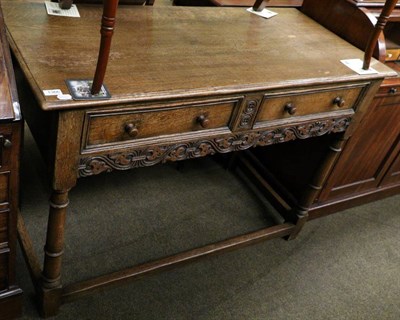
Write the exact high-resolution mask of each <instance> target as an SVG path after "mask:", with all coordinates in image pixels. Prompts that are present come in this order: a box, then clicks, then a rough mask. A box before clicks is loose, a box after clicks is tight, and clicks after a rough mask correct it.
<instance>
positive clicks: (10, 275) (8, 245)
mask: <svg viewBox="0 0 400 320" xmlns="http://www.w3.org/2000/svg"><path fill="white" fill-rule="evenodd" d="M22 127H23V126H22V122H21V116H20V110H19V103H18V96H17V91H16V87H15V79H14V74H13V67H12V64H11V56H10V49H9V46H8V41H7V38H6V35H5V25H4V20H3V13H2V10H1V8H0V310H1V311H0V319H2V320H3V319H14V318H16V317H18V316H19V315H20V314H21V311H22V308H21V307H22V306H21V296H22V290H21V289H20V288H19V287H18V285H17V281H16V274H15V261H16V250H17V248H16V245H17V244H16V242H17V213H18V205H19V203H18V201H19V163H20V162H19V157H20V146H21V139H22Z"/></svg>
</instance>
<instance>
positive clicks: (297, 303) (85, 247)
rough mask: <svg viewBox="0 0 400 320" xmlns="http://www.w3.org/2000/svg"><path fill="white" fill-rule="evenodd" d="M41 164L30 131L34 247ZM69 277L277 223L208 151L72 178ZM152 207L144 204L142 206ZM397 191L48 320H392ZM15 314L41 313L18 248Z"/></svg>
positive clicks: (25, 202)
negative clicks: (18, 307)
mask: <svg viewBox="0 0 400 320" xmlns="http://www.w3.org/2000/svg"><path fill="white" fill-rule="evenodd" d="M44 170H45V168H44V165H43V163H42V162H41V160H40V158H39V156H38V153H37V150H36V149H35V146H34V144H33V142H32V140H31V138H30V136H29V134H27V138H26V144H25V155H24V161H23V174H22V188H21V193H22V195H21V207H22V213H23V215H24V218H25V222H26V224H27V226H28V230H29V231H30V233H31V235H32V237H33V239H34V244H35V247H36V250H37V252H38V253H40V255H41V256H42V253H41V251H42V250H41V248H42V247H43V243H44V234H45V222H46V219H47V210H48V207H47V198H48V188H47V182H46V179H45V178H44V177H43V171H44ZM70 198H71V205H70V210H69V213H68V218H67V232H66V248H65V259H64V270H63V277H64V281H65V282H66V283H70V282H74V281H77V280H82V279H86V278H88V277H90V275H93V274H96V275H100V274H103V273H105V272H109V271H115V270H118V269H120V268H122V267H127V266H130V265H132V264H134V263H140V262H144V261H148V260H151V259H154V258H157V257H161V256H165V255H166V254H171V253H175V252H179V251H181V250H186V249H189V248H191V247H193V246H199V245H202V244H206V243H210V242H214V241H217V240H222V239H225V238H227V237H230V236H232V235H237V234H241V233H245V232H248V231H251V230H257V229H259V228H261V227H263V226H265V225H269V224H271V223H273V221H271V219H270V218H269V214H268V212H270V211H271V208H269V207H268V206H266V205H265V203H263V202H262V201H260V199H259V198H258V197H257V196H256V195H255V194H254V193H253V192H252V191H251V190H250V189H249V188H248V187H246V184H245V183H244V182H243V181H242V180H241V179H239V178H238V177H237V176H235V175H233V174H232V173H230V172H228V171H226V170H224V169H223V168H221V167H220V166H219V165H218V164H216V163H215V162H214V161H212V160H211V159H200V160H194V161H187V162H185V165H184V166H183V168H180V169H179V170H178V169H177V167H176V165H174V164H172V165H171V164H168V165H163V166H156V167H153V168H143V169H137V170H131V171H128V172H114V173H112V174H103V175H99V176H96V177H91V178H85V179H82V180H79V182H78V185H77V187H76V188H74V189H73V190H72V192H71V195H70ZM149 203H150V204H151V205H150V206H149V205H148V204H149ZM399 207H400V195H399V196H395V197H391V198H388V199H384V200H381V201H377V202H374V203H372V204H368V205H364V206H360V207H357V208H353V209H350V210H346V211H343V212H340V213H336V214H334V215H331V216H328V217H325V218H321V219H318V220H314V221H311V222H309V223H308V224H307V225H306V226H305V228H304V230H303V232H302V233H301V234H300V236H299V237H298V238H297V239H296V240H294V241H289V242H288V241H285V240H282V239H274V240H271V241H267V242H263V243H259V244H257V245H253V246H251V247H246V248H242V249H239V250H236V251H232V252H229V253H224V254H222V255H218V256H213V257H210V258H206V259H202V260H200V261H197V262H194V263H191V264H188V265H185V266H181V267H178V268H176V269H173V270H170V271H166V272H162V273H158V274H155V275H152V276H149V277H146V278H144V279H140V280H137V281H133V282H129V283H128V284H126V285H123V286H121V287H118V288H112V289H107V290H105V291H104V292H103V291H102V292H98V293H96V294H93V295H91V296H87V297H84V298H82V299H80V300H78V301H75V302H72V303H69V304H65V305H63V306H62V307H61V312H60V314H59V315H58V316H57V317H56V319H138V320H141V319H146V320H147V319H149V320H150V319H156V320H159V319H160V320H161V319H174V320H178V319H199V320H206V319H238V320H239V319H240V320H242V319H264V320H265V319H285V320H286V319H307V320H308V319H335V320H337V319H371V320H372V319H374V320H375V319H393V320H398V319H400V299H399V296H400V247H399V244H400V241H399V240H400V233H399V231H398V230H399V228H400V210H399ZM17 272H18V278H19V280H18V281H19V283H20V285H21V287H22V289H23V290H24V292H25V294H24V313H23V319H38V318H39V317H38V314H37V312H36V310H35V308H34V302H33V288H32V285H31V283H30V280H29V276H28V272H27V270H26V268H25V265H24V263H23V261H22V258H21V254H19V255H18V268H17Z"/></svg>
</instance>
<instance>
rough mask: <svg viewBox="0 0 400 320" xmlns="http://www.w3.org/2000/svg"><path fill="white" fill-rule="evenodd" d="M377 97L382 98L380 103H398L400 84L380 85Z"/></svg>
mask: <svg viewBox="0 0 400 320" xmlns="http://www.w3.org/2000/svg"><path fill="white" fill-rule="evenodd" d="M377 97H382V98H383V99H382V100H383V101H382V102H381V104H382V105H386V104H397V103H400V84H399V85H392V86H382V87H380V88H379V90H378V93H377Z"/></svg>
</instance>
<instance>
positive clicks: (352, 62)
mask: <svg viewBox="0 0 400 320" xmlns="http://www.w3.org/2000/svg"><path fill="white" fill-rule="evenodd" d="M340 62H341V63H343V64H344V65H345V66H347V67H349V68H350V69H351V70H353V71H355V72H357V73H358V74H376V73H379V72H378V71H376V70H375V69H373V68H369V69H368V70H364V69H363V68H362V67H363V64H364V61H362V60H361V59H346V60H340Z"/></svg>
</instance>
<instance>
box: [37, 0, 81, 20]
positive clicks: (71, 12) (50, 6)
mask: <svg viewBox="0 0 400 320" xmlns="http://www.w3.org/2000/svg"><path fill="white" fill-rule="evenodd" d="M44 4H45V6H46V10H47V14H49V15H51V16H62V17H73V18H80V15H79V11H78V8H77V7H76V5H75V4H73V5H72V7H71V8H70V9H68V10H66V9H61V8H60V6H59V4H58V2H50V1H45V2H44Z"/></svg>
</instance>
